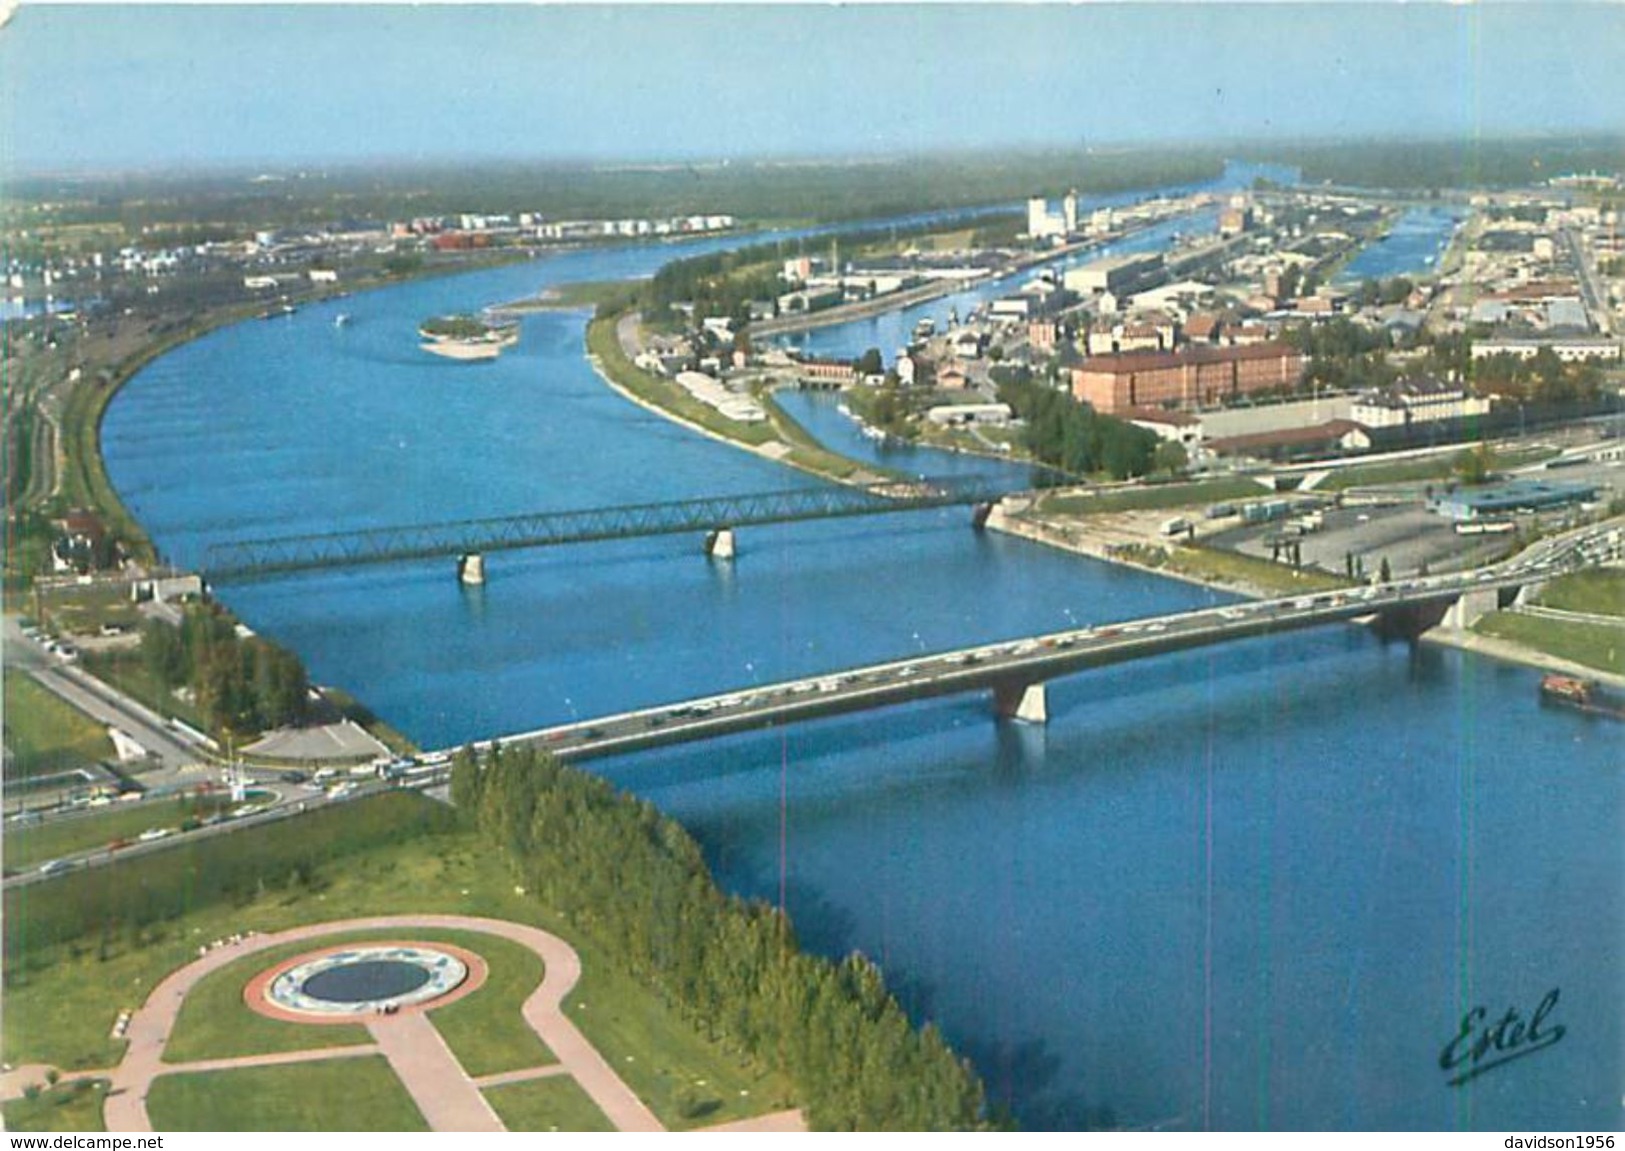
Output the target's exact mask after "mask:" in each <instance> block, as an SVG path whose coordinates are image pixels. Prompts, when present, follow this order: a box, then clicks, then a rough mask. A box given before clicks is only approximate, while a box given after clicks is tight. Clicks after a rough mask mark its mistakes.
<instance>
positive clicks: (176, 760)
mask: <svg viewBox="0 0 1625 1151" xmlns="http://www.w3.org/2000/svg"><path fill="white" fill-rule="evenodd" d="M3 647H4V652H5V665H6V667H7V668H8V669H11V668H15V669H17V670H19V671H22V672H24V673H25V674H27V675H28V676H30V677H31V678H33V679H34V681H35V682H36V683H38V684H40V686H42V687H44V688H45V689H46V690H47V691H50V692H52V693H53V694H55V695H58V696H60V697H61V698H63V699H65V700H67V701H68V702H69V703H70V704H72V705H73V706H74V707H76V708H78V709H79V710H80V711H82V712H84V713H85V714H86V715H88V716H90V717H91V718H92V719H95V720H97V721H98V722H100V723H103V724H106V725H108V726H111V727H116V728H118V729H119V730H121V731H123V732H124V733H125V734H127V735H129V736H130V737H131V738H133V739H134V740H135V741H136V742H137V743H139V744H140V745H141V746H142V747H144V748H146V749H147V750H148V751H149V752H151V753H152V754H153V755H155V756H156V757H157V759H158V764H159V766H160V767H161V768H164V769H167V774H166V778H167V777H168V776H173V774H174V773H176V772H178V771H179V770H180V769H182V768H186V767H190V766H192V765H194V764H197V763H199V762H201V761H204V760H207V759H208V758H210V757H209V754H208V750H207V749H206V748H205V747H203V746H201V745H199V744H198V743H196V742H195V741H194V740H192V739H191V737H189V736H187V735H185V734H184V733H182V732H179V731H177V730H176V729H175V728H173V727H171V726H170V725H169V724H168V723H166V722H165V721H164V720H163V718H162V717H160V716H158V715H156V714H154V713H153V711H152V710H151V709H150V708H147V707H146V706H144V705H143V704H140V703H138V702H136V701H135V700H133V699H131V698H130V697H129V696H127V695H125V694H124V693H123V692H121V691H119V690H117V689H116V688H113V687H111V686H109V685H108V684H106V683H104V682H102V681H101V680H99V679H97V678H96V677H95V676H93V675H90V674H89V673H87V672H84V671H82V670H80V669H79V668H77V667H75V666H74V665H73V663H72V662H71V661H68V660H65V659H63V658H62V657H60V656H56V655H52V654H50V653H49V652H47V651H46V650H45V649H44V648H42V647H41V646H40V645H39V644H38V643H36V642H35V641H33V640H31V639H29V638H27V637H26V636H25V635H23V632H22V625H21V624H20V623H19V622H18V620H17V617H16V616H10V615H8V616H6V617H5V624H4V640H3ZM158 782H160V783H162V782H163V780H159V781H158Z"/></svg>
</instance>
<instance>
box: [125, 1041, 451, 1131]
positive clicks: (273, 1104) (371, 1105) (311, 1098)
mask: <svg viewBox="0 0 1625 1151" xmlns="http://www.w3.org/2000/svg"><path fill="white" fill-rule="evenodd" d="M147 1110H148V1113H149V1114H151V1116H152V1124H153V1127H154V1128H155V1129H157V1130H159V1131H426V1130H428V1127H427V1125H426V1124H425V1123H424V1122H423V1116H422V1115H420V1114H419V1113H418V1109H417V1105H416V1104H414V1103H413V1102H412V1097H411V1096H410V1095H408V1094H407V1093H406V1088H405V1087H403V1086H402V1085H401V1081H400V1080H399V1079H396V1078H395V1073H394V1072H393V1071H391V1070H390V1069H389V1064H388V1063H386V1062H385V1061H384V1059H383V1057H382V1056H380V1055H369V1056H362V1057H359V1058H356V1059H345V1060H343V1061H342V1062H341V1063H339V1064H331V1063H293V1064H289V1065H288V1066H286V1067H249V1068H241V1069H237V1070H232V1071H206V1072H201V1073H199V1074H195V1075H165V1076H163V1077H161V1078H159V1079H157V1080H155V1081H154V1082H153V1085H152V1089H151V1090H150V1091H149V1092H148V1093H147Z"/></svg>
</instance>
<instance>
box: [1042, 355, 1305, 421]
mask: <svg viewBox="0 0 1625 1151" xmlns="http://www.w3.org/2000/svg"><path fill="white" fill-rule="evenodd" d="M1302 376H1303V356H1302V355H1301V354H1300V353H1299V352H1298V350H1297V349H1296V348H1293V347H1291V346H1289V345H1287V344H1280V343H1268V344H1256V345H1253V346H1250V347H1192V348H1186V349H1184V350H1182V351H1180V352H1176V353H1143V354H1138V355H1136V354H1133V353H1129V354H1125V355H1115V356H1095V357H1093V358H1091V359H1090V360H1088V361H1086V362H1085V363H1083V364H1082V365H1080V366H1078V367H1076V368H1073V369H1072V394H1073V396H1075V397H1076V398H1077V399H1079V400H1082V401H1083V402H1084V403H1087V404H1089V405H1091V406H1092V407H1094V409H1095V410H1096V411H1099V412H1107V413H1111V412H1117V411H1121V410H1122V409H1124V408H1132V407H1141V408H1166V407H1177V408H1184V409H1192V408H1207V407H1216V406H1218V405H1220V404H1224V403H1227V402H1229V401H1231V400H1233V399H1235V398H1236V397H1238V396H1248V395H1252V394H1254V393H1256V392H1263V391H1268V390H1270V389H1272V388H1283V387H1293V386H1295V385H1296V384H1297V383H1298V381H1299V380H1300V379H1301V378H1302Z"/></svg>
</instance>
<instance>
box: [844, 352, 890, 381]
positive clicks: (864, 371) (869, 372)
mask: <svg viewBox="0 0 1625 1151" xmlns="http://www.w3.org/2000/svg"><path fill="white" fill-rule="evenodd" d="M852 366H853V367H854V368H856V369H857V371H858V375H860V376H878V375H879V374H880V373H881V372H883V371H884V370H885V368H886V362H885V360H884V359H882V358H881V355H880V349H879V348H870V349H869V350H868V351H866V352H864V353H863V355H861V356H859V357H858V360H857V363H855V364H853V365H852Z"/></svg>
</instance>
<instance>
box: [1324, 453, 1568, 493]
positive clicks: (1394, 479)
mask: <svg viewBox="0 0 1625 1151" xmlns="http://www.w3.org/2000/svg"><path fill="white" fill-rule="evenodd" d="M1466 448H1467V445H1463V448H1462V450H1463V451H1465V450H1466ZM1557 454H1558V453H1557V449H1556V448H1520V449H1517V450H1516V451H1509V452H1496V453H1495V467H1496V468H1497V469H1500V470H1505V469H1507V468H1516V467H1523V466H1524V465H1526V464H1532V463H1536V462H1538V461H1540V460H1546V459H1551V458H1552V457H1553V456H1555V455H1557ZM1458 455H1460V452H1441V453H1439V454H1438V455H1432V456H1424V457H1422V458H1420V459H1410V460H1395V461H1393V462H1392V463H1384V464H1367V465H1365V466H1364V467H1352V468H1338V469H1337V470H1336V471H1334V472H1332V474H1331V475H1329V476H1327V477H1326V478H1325V479H1324V480H1322V481H1321V482H1320V483H1319V484H1318V485H1317V487H1316V490H1317V491H1324V492H1337V491H1342V490H1343V489H1345V488H1354V487H1375V486H1376V485H1378V484H1406V483H1424V482H1428V481H1433V480H1439V481H1444V480H1450V479H1453V478H1454V477H1455V474H1456V457H1457V456H1458Z"/></svg>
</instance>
